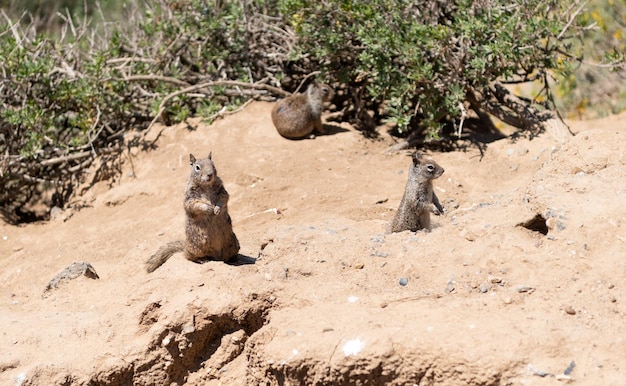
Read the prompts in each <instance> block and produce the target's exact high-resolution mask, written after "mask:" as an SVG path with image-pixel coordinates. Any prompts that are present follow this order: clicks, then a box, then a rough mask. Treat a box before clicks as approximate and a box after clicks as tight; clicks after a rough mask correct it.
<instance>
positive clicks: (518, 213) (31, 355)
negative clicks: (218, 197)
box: [0, 103, 626, 385]
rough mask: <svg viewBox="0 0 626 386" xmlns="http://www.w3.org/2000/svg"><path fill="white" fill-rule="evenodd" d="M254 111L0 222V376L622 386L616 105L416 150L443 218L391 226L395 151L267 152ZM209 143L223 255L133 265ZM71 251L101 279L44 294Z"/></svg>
mask: <svg viewBox="0 0 626 386" xmlns="http://www.w3.org/2000/svg"><path fill="white" fill-rule="evenodd" d="M270 109H271V104H268V103H254V104H251V105H249V106H248V107H247V108H245V110H244V111H242V112H240V113H237V114H235V115H232V116H229V117H226V118H225V119H222V120H219V121H217V122H216V123H214V124H213V125H210V126H208V125H205V124H203V123H201V122H200V121H199V120H196V121H193V122H191V123H192V126H194V127H195V130H189V129H188V127H187V126H186V125H179V126H174V127H168V128H164V131H163V133H162V136H161V137H160V138H159V140H158V142H157V145H158V147H157V148H156V149H155V150H152V151H148V152H140V151H134V152H133V153H132V155H130V154H129V155H128V156H127V157H126V162H125V163H124V166H123V168H124V172H123V176H122V178H121V179H120V180H119V181H116V182H115V183H114V184H113V186H108V185H107V184H105V183H100V184H98V185H97V186H96V187H95V188H93V189H91V190H89V191H88V192H87V193H85V195H84V196H83V197H82V198H80V199H79V200H78V201H77V202H76V203H75V204H74V208H73V209H70V210H68V211H66V212H65V213H62V214H61V215H60V216H58V217H57V218H56V219H55V220H53V221H51V222H49V223H42V224H30V225H26V226H20V227H16V226H11V225H7V224H0V299H1V302H0V330H1V331H2V332H1V334H0V347H1V348H2V350H1V351H0V384H2V385H131V384H135V385H168V384H176V385H301V384H307V385H382V384H390V385H412V384H417V385H562V384H575V385H626V323H625V321H624V318H625V316H626V284H625V283H624V278H625V276H626V220H625V218H626V217H625V215H626V209H625V206H624V199H625V198H626V183H625V182H624V181H625V180H626V154H625V150H624V148H625V147H626V146H625V145H624V144H625V143H626V123H624V122H626V115H622V116H614V117H609V118H606V119H603V120H597V121H587V122H571V126H572V128H573V130H574V131H575V132H577V133H578V135H577V136H576V137H574V138H572V139H571V140H570V141H569V142H568V143H566V144H562V145H560V144H557V143H555V142H554V140H552V139H551V138H550V137H549V136H540V137H538V138H534V139H533V140H528V139H517V140H512V139H504V140H500V141H497V142H493V143H490V144H488V146H487V149H486V151H485V152H484V155H483V156H481V154H480V152H479V151H478V149H476V148H475V147H469V148H468V149H467V150H466V151H458V152H451V153H439V154H432V153H427V154H426V156H427V157H432V158H434V159H435V160H437V161H438V163H439V164H441V165H442V166H443V167H444V168H445V170H446V171H445V173H444V175H443V176H442V177H441V178H439V179H438V180H436V181H435V191H436V193H437V195H438V196H439V198H440V199H441V201H442V203H443V204H444V206H445V207H446V209H447V213H446V215H445V216H442V217H436V216H433V223H434V229H433V230H432V232H430V233H425V232H417V233H411V232H408V231H407V232H402V233H397V234H391V235H390V234H386V233H385V228H386V226H387V223H388V221H389V220H390V219H391V217H392V216H393V214H394V212H395V210H396V208H397V206H398V204H399V202H400V199H401V197H402V193H403V190H404V185H405V183H406V178H407V171H408V166H409V163H410V157H409V156H408V155H409V152H408V151H407V152H401V153H397V154H385V150H386V149H387V148H388V146H389V145H391V144H392V140H391V139H390V138H389V137H388V136H387V135H386V134H385V133H382V136H381V137H382V138H381V139H379V140H375V141H372V140H368V139H364V138H363V137H362V135H361V134H360V133H358V132H356V131H354V130H353V129H351V128H350V127H348V126H345V125H342V126H341V128H339V127H338V126H336V127H335V130H334V132H333V133H332V134H331V135H325V136H320V137H317V138H315V139H314V140H302V141H289V140H285V139H282V138H281V137H279V136H278V134H277V133H276V132H275V131H274V129H273V126H272V124H271V120H270V114H269V113H270ZM155 132H156V130H155ZM155 132H154V133H152V134H153V135H154V134H155ZM209 151H212V152H213V160H214V161H215V163H216V165H217V168H218V172H219V174H220V175H221V177H222V179H223V180H224V182H225V185H226V188H227V190H228V191H229V193H230V203H229V208H230V213H231V216H232V218H233V223H234V229H235V232H236V234H237V236H238V238H239V240H240V242H241V246H242V249H241V256H240V258H239V262H238V264H233V265H228V264H225V263H222V262H208V263H205V264H195V263H192V262H189V261H187V260H185V259H184V258H183V257H182V255H180V254H179V255H175V256H174V257H173V258H172V259H170V260H169V261H168V262H167V263H166V264H164V265H163V266H162V267H161V268H159V269H158V270H157V271H155V272H154V273H152V274H147V273H145V271H144V268H143V263H144V262H145V260H147V259H148V257H150V255H151V254H152V253H154V252H155V251H156V249H157V248H158V247H159V246H160V245H162V244H164V243H166V242H168V241H172V240H175V239H179V238H182V236H183V219H184V216H183V210H182V198H183V191H184V186H185V183H186V180H187V176H188V159H189V153H193V154H194V155H196V156H197V157H205V156H206V155H207V154H208V153H209ZM81 204H82V205H84V207H83V208H82V209H80V210H79V209H78V208H79V206H80V205H81ZM536 215H539V216H540V217H539V219H538V221H537V224H536V225H540V226H537V227H536V228H541V227H546V229H545V230H544V233H546V232H547V234H543V233H541V232H539V231H535V230H529V229H526V228H524V227H521V226H518V224H520V223H523V222H526V221H529V220H531V219H533V218H534V217H535V216H536ZM78 261H86V262H89V263H91V264H92V265H93V267H94V268H95V270H96V272H97V274H98V275H99V279H98V280H94V279H90V278H87V277H79V278H77V279H75V280H72V281H69V282H67V283H61V284H60V285H59V287H58V289H56V290H50V291H48V292H46V293H44V289H45V288H46V285H47V284H48V282H49V281H50V280H51V279H52V278H53V277H54V276H55V275H56V274H57V273H59V272H60V271H61V270H62V269H63V268H65V267H67V266H68V265H70V264H71V263H73V262H78ZM401 281H402V282H403V283H404V282H406V285H404V286H403V285H400V282H401Z"/></svg>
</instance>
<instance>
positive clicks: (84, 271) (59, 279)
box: [44, 261, 100, 293]
mask: <svg viewBox="0 0 626 386" xmlns="http://www.w3.org/2000/svg"><path fill="white" fill-rule="evenodd" d="M79 276H86V277H88V278H90V279H100V277H99V276H98V274H97V273H96V270H95V269H94V268H93V266H92V265H91V264H89V263H86V262H84V261H81V262H77V263H72V264H70V265H69V266H67V267H66V268H65V269H64V270H63V271H61V272H59V274H58V275H56V276H55V277H54V278H53V279H52V280H50V282H49V283H48V285H47V286H46V288H45V290H44V293H45V292H48V291H50V290H53V289H57V288H58V287H59V284H61V283H67V282H68V281H70V280H73V279H76V278H77V277H79Z"/></svg>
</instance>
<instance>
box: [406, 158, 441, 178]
mask: <svg viewBox="0 0 626 386" xmlns="http://www.w3.org/2000/svg"><path fill="white" fill-rule="evenodd" d="M412 158H413V165H412V166H413V169H415V170H419V171H420V174H423V175H424V177H426V178H427V179H429V180H433V179H435V178H439V177H440V176H441V175H442V174H443V172H444V169H443V168H442V167H441V166H439V164H437V163H436V162H435V161H433V160H428V159H424V158H422V153H420V152H415V153H413V156H412Z"/></svg>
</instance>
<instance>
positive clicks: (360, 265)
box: [354, 263, 365, 269]
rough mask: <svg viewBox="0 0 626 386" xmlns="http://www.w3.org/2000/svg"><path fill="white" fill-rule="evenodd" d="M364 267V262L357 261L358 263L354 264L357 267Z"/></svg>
mask: <svg viewBox="0 0 626 386" xmlns="http://www.w3.org/2000/svg"><path fill="white" fill-rule="evenodd" d="M363 267H365V264H363V263H356V264H354V268H355V269H363Z"/></svg>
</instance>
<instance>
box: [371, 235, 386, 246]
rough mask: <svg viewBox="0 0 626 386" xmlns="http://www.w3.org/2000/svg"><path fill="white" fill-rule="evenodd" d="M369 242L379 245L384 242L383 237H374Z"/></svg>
mask: <svg viewBox="0 0 626 386" xmlns="http://www.w3.org/2000/svg"><path fill="white" fill-rule="evenodd" d="M370 241H371V242H373V243H381V244H382V243H384V242H385V236H381V235H378V236H376V237H372V238H371V239H370Z"/></svg>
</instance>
